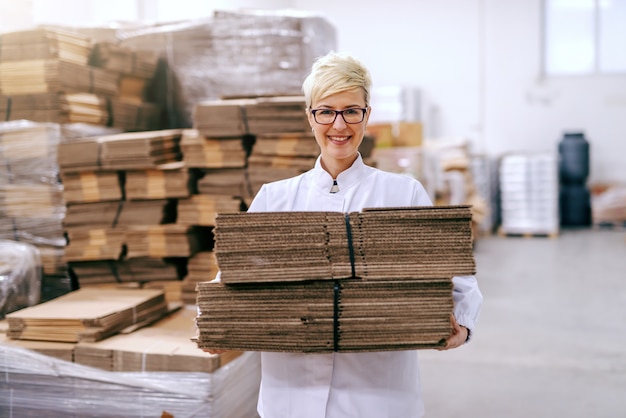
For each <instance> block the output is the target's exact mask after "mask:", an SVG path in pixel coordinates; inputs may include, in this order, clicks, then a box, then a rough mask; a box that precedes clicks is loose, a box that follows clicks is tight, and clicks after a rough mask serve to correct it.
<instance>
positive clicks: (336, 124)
mask: <svg viewBox="0 0 626 418" xmlns="http://www.w3.org/2000/svg"><path fill="white" fill-rule="evenodd" d="M346 125H347V124H346V121H345V120H343V113H337V117H336V118H335V121H334V122H333V128H336V129H343V128H345V127H346Z"/></svg>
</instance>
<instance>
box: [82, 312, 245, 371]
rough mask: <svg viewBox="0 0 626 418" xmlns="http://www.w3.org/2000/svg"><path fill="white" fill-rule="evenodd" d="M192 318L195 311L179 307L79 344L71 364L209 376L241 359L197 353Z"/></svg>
mask: <svg viewBox="0 0 626 418" xmlns="http://www.w3.org/2000/svg"><path fill="white" fill-rule="evenodd" d="M195 316H196V309H195V307H191V306H187V307H182V308H180V309H178V310H176V311H175V312H173V313H171V314H170V315H168V316H166V317H165V318H163V319H161V320H159V321H158V322H155V323H154V324H152V325H150V326H149V327H145V328H141V329H138V330H136V331H134V332H131V333H120V334H117V335H114V336H112V337H109V338H107V339H104V340H102V341H98V342H93V343H90V342H79V343H78V344H76V347H75V349H74V362H76V363H80V364H84V365H86V366H91V367H97V368H99V369H103V370H110V371H120V372H122V371H123V372H204V373H212V372H214V371H216V370H217V369H219V368H220V367H223V366H224V365H226V364H227V363H228V362H230V361H232V360H233V359H235V358H237V357H238V356H239V355H241V352H240V351H229V352H227V353H224V354H221V355H218V354H209V353H207V352H204V351H202V350H200V349H199V348H198V346H197V345H196V344H195V343H194V342H193V341H192V338H193V337H194V336H195V334H196V327H195V321H194V319H195Z"/></svg>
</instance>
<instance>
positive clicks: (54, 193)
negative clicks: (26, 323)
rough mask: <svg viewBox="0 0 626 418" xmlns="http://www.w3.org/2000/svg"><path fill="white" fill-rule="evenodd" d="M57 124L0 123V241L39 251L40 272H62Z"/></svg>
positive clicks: (63, 240) (59, 136)
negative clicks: (27, 245)
mask: <svg viewBox="0 0 626 418" xmlns="http://www.w3.org/2000/svg"><path fill="white" fill-rule="evenodd" d="M60 138H61V132H60V129H59V126H58V125H55V124H51V123H50V124H49V123H34V122H28V121H11V122H2V123H0V239H10V240H14V241H23V242H27V243H29V244H33V245H35V246H36V247H37V248H38V249H39V250H40V252H41V257H42V265H43V267H44V275H46V276H57V275H59V276H60V275H64V274H65V273H66V266H65V264H64V263H63V262H61V260H60V258H59V257H58V253H59V252H62V251H63V248H64V247H65V242H66V240H65V237H64V235H63V217H64V214H65V202H64V199H63V186H62V185H61V183H60V182H59V167H58V165H57V161H56V160H57V146H58V144H59V141H60Z"/></svg>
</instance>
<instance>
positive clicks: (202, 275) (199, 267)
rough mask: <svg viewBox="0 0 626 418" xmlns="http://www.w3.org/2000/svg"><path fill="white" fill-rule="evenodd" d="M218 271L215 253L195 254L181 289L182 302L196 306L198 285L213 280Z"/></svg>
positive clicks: (188, 264) (188, 266)
mask: <svg viewBox="0 0 626 418" xmlns="http://www.w3.org/2000/svg"><path fill="white" fill-rule="evenodd" d="M217 271H218V268H217V260H216V259H215V252H214V251H201V252H198V253H196V254H194V255H193V256H192V257H191V258H190V259H189V262H188V263H187V275H186V276H185V278H184V279H183V284H182V287H181V292H182V293H181V299H182V301H183V302H184V303H186V304H189V305H195V304H196V298H197V293H196V287H197V285H198V283H200V282H206V281H210V280H213V278H215V276H216V274H217Z"/></svg>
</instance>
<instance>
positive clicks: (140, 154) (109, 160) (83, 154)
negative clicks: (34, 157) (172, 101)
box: [59, 129, 182, 171]
mask: <svg viewBox="0 0 626 418" xmlns="http://www.w3.org/2000/svg"><path fill="white" fill-rule="evenodd" d="M180 135H181V130H178V129H167V130H159V131H146V132H129V133H121V134H113V135H102V136H96V137H90V138H85V139H83V140H76V141H68V142H62V143H61V144H59V166H60V167H61V170H62V171H89V170H139V169H152V168H156V167H158V166H159V165H162V164H168V163H173V162H176V161H181V160H182V156H181V155H180V148H179V140H180Z"/></svg>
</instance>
